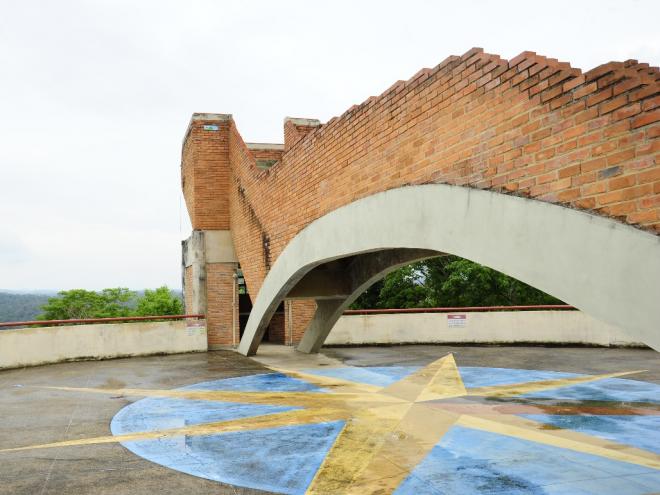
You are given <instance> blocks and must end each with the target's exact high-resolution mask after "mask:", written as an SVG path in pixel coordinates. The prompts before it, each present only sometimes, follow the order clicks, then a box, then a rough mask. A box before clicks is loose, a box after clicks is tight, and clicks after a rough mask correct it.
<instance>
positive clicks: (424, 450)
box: [0, 354, 660, 494]
mask: <svg viewBox="0 0 660 495" xmlns="http://www.w3.org/2000/svg"><path fill="white" fill-rule="evenodd" d="M275 371H279V372H281V373H284V374H286V375H288V376H290V377H293V378H298V379H302V380H305V381H307V382H309V383H312V384H314V385H317V386H319V387H321V388H322V389H324V391H318V392H241V391H217V390H213V391H207V390H143V389H112V390H111V389H97V388H66V387H52V388H54V389H57V390H64V391H75V392H90V393H102V394H112V395H130V396H141V397H170V398H178V399H190V400H203V401H218V402H234V403H247V404H268V405H279V406H289V407H296V408H298V409H294V410H289V411H285V412H280V413H271V414H264V415H261V416H253V417H249V418H240V419H233V420H228V421H218V422H213V423H205V424H199V425H191V426H185V427H181V428H172V429H166V430H159V431H149V432H141V433H131V434H126V435H117V436H112V435H109V436H103V437H96V438H87V439H80V440H69V441H63V442H55V443H49V444H43V445H32V446H27V447H18V448H13V449H5V450H0V452H10V451H18V450H27V449H43V448H53V447H69V446H77V445H92V444H102V443H115V442H128V441H137V440H148V439H158V438H164V437H174V436H180V435H186V436H199V435H216V434H219V433H225V432H234V431H249V430H257V429H265V428H276V427H282V426H292V425H302V424H310V423H322V422H327V421H336V420H343V421H344V422H345V424H344V427H343V429H342V430H341V432H340V433H339V435H338V436H337V438H336V440H335V442H334V444H333V445H332V447H331V449H330V451H329V452H328V454H327V456H326V457H325V459H324V461H323V463H322V464H321V466H320V468H319V469H318V471H317V472H316V475H315V476H314V479H313V480H312V482H311V483H310V485H309V487H308V488H307V493H309V494H330V493H356V494H357V493H360V494H362V493H376V492H377V493H383V494H385V493H392V492H393V491H394V490H395V489H396V488H397V487H398V486H399V484H400V483H401V482H402V481H403V480H404V479H405V478H406V477H407V476H408V475H409V474H410V472H411V471H412V470H413V469H414V468H415V467H416V466H417V465H418V464H419V463H420V462H421V461H422V460H423V459H424V457H426V456H427V455H428V453H429V452H430V451H431V449H432V448H433V447H434V446H435V445H437V444H438V442H439V441H440V440H441V439H442V437H443V436H444V435H445V433H446V432H447V431H448V430H449V429H450V428H451V427H452V426H463V427H467V428H472V429H477V430H483V431H488V432H493V433H498V434H500V435H506V436H511V437H516V438H522V439H525V440H529V441H532V442H536V443H539V444H544V445H550V446H553V447H560V448H564V449H568V450H573V451H576V452H582V453H586V454H592V455H596V456H600V457H604V458H607V459H612V460H616V461H621V462H628V463H633V464H637V465H640V466H645V467H649V468H653V469H660V456H658V455H657V454H655V453H653V452H649V451H645V450H642V449H638V448H634V447H630V446H627V445H622V444H617V443H614V442H611V441H609V440H603V439H600V438H596V437H592V436H589V435H585V434H581V433H577V432H574V431H571V430H563V429H559V428H549V427H548V426H547V425H542V424H540V423H537V422H535V421H532V420H528V419H524V418H522V417H519V416H517V414H530V413H534V412H541V413H553V412H554V413H559V414H580V413H581V412H582V413H584V412H585V411H586V412H589V413H595V414H654V415H655V414H658V411H657V408H655V409H654V408H653V406H651V407H646V406H644V407H640V406H636V407H631V406H626V407H622V406H602V405H594V406H591V407H589V406H585V405H584V404H580V405H578V406H572V405H571V404H568V405H560V406H556V405H540V406H539V405H529V404H511V403H510V399H511V398H515V397H516V396H520V395H522V394H527V393H531V392H538V391H543V390H547V389H553V388H558V387H566V386H570V385H576V384H581V383H588V382H594V381H597V380H602V379H605V378H614V377H619V376H624V375H629V374H633V373H639V371H629V372H621V373H610V374H604V375H596V376H579V377H572V378H563V379H555V380H543V381H536V382H527V383H518V384H508V385H496V386H491V387H480V388H472V389H466V388H465V386H464V384H463V380H462V378H461V375H460V372H459V370H458V367H457V366H456V362H455V360H454V357H453V355H451V354H449V355H447V356H445V357H443V358H441V359H438V360H437V361H434V362H432V363H431V364H429V365H427V366H425V367H424V368H422V369H420V370H418V371H417V372H415V373H412V374H411V375H408V376H406V377H405V378H403V379H401V380H399V381H397V382H394V383H393V384H391V385H389V386H387V387H378V386H374V385H369V384H364V383H357V382H352V381H348V380H343V379H340V378H329V377H324V376H318V375H314V374H310V373H305V372H301V371H291V370H282V369H275Z"/></svg>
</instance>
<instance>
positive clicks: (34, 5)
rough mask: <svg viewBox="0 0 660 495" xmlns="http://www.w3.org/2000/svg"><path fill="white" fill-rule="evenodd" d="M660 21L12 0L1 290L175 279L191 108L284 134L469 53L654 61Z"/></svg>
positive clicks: (254, 136)
mask: <svg viewBox="0 0 660 495" xmlns="http://www.w3.org/2000/svg"><path fill="white" fill-rule="evenodd" d="M658 14H660V4H659V3H658V2H655V1H633V2H614V1H590V2H568V1H558V2H553V3H552V4H547V3H530V2H518V1H510V2H485V1H473V2H460V3H447V2H431V1H422V0H409V1H407V2H404V3H401V2H396V1H392V0H388V1H368V2H366V1H365V2H354V1H352V2H350V1H348V0H338V1H334V2H325V3H318V2H317V3H313V2H303V1H288V2H267V1H263V2H254V1H253V2H248V1H242V2H217V1H212V0H196V1H190V2H182V1H162V0H160V1H155V0H144V1H140V2H135V1H132V0H131V1H128V0H121V1H120V0H96V1H94V0H88V1H85V0H78V1H74V0H69V1H65V0H62V1H59V2H49V1H46V0H42V1H36V0H25V1H21V2H4V3H3V4H2V6H0V67H2V79H0V181H1V182H0V184H1V185H2V189H1V190H0V218H2V224H1V229H2V233H3V242H4V244H3V246H4V247H3V248H2V249H1V250H0V286H4V287H8V288H56V289H59V288H72V287H89V288H100V287H106V286H116V285H123V286H130V287H133V288H141V287H148V286H156V285H160V284H162V283H167V284H169V285H170V286H173V287H177V286H179V284H180V275H179V269H180V267H179V240H180V238H181V237H185V236H186V235H187V233H188V229H189V225H188V222H187V219H183V220H181V219H180V215H179V211H180V194H179V153H180V149H179V147H180V144H181V139H182V136H183V132H184V130H185V128H186V125H187V122H188V119H189V117H190V114H191V113H192V112H195V111H208V112H223V113H232V114H234V117H235V119H236V121H237V123H238V125H239V129H240V131H241V132H242V133H243V135H244V136H245V138H246V140H250V141H270V142H278V141H281V140H282V129H281V127H282V120H283V118H284V117H285V116H287V115H291V116H300V117H312V118H319V119H321V120H327V119H329V118H331V117H332V116H334V115H339V114H341V113H342V112H343V111H344V110H345V109H347V108H348V107H350V106H351V105H352V104H354V103H360V102H361V101H363V100H364V99H366V98H367V97H368V96H370V95H372V94H379V93H381V92H382V91H383V90H384V89H385V88H387V87H388V86H390V85H391V84H392V83H393V82H394V81H396V80H397V79H406V78H408V77H410V76H411V75H412V74H414V73H415V72H417V70H419V69H420V68H421V67H424V66H426V67H431V66H433V65H435V64H437V63H438V62H440V61H441V60H443V59H444V58H446V57H447V56H448V55H451V54H461V53H463V52H465V51H467V50H468V49H469V48H470V47H472V46H482V47H483V48H484V49H485V50H486V51H488V52H491V53H498V54H501V55H502V56H504V57H507V58H511V57H513V56H515V55H517V54H518V53H519V52H521V51H524V50H533V51H537V52H539V53H541V54H544V55H548V56H551V57H555V58H559V59H560V60H565V61H570V62H571V63H572V64H573V66H574V67H580V68H583V69H590V68H592V67H594V66H597V65H599V64H601V63H604V62H607V61H609V60H612V59H618V60H623V59H627V58H638V59H640V60H643V61H647V62H650V63H652V64H653V65H658V63H659V62H660V32H659V31H658V29H657V25H656V24H657V19H658ZM183 215H184V216H186V213H185V208H184V209H183ZM180 224H181V225H182V227H180ZM8 236H9V237H8ZM7 246H9V247H7ZM28 256H29V258H28ZM21 259H22V260H23V261H24V262H20V263H19V262H18V261H17V260H21ZM26 260H29V263H28V262H26Z"/></svg>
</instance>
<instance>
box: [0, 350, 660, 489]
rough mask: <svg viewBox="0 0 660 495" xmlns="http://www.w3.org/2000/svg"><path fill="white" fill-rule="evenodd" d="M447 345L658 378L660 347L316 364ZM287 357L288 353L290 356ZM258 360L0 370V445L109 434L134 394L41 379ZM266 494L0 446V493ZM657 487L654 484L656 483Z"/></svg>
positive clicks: (242, 367)
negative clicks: (112, 393)
mask: <svg viewBox="0 0 660 495" xmlns="http://www.w3.org/2000/svg"><path fill="white" fill-rule="evenodd" d="M262 349H263V350H261V349H260V353H261V356H259V357H258V358H259V359H260V360H261V361H263V362H266V363H269V364H271V363H272V362H277V364H285V363H286V359H287V353H284V354H282V353H281V349H278V348H276V347H274V346H264V347H263V348H262ZM448 352H453V353H454V356H455V359H456V361H457V362H458V364H459V366H482V367H493V368H514V369H534V370H549V371H560V372H572V373H586V374H599V373H611V372H616V371H625V370H635V369H637V370H639V369H644V370H648V371H646V372H644V373H640V374H637V375H634V376H633V377H631V378H632V379H634V380H641V381H645V382H651V383H656V384H660V358H659V357H660V354H658V353H656V352H654V351H651V350H641V349H600V348H544V347H450V346H398V347H371V348H328V349H324V350H323V354H322V355H321V356H320V357H311V358H307V357H304V356H302V357H301V356H300V355H299V354H297V355H296V358H297V359H299V360H300V361H301V362H300V363H298V365H299V366H301V365H305V364H308V367H309V368H313V367H316V366H333V365H336V363H344V364H345V365H348V366H356V367H368V366H389V365H399V366H411V365H426V364H427V363H429V362H431V361H433V360H435V359H437V358H438V357H440V356H442V355H444V354H446V353H448ZM289 356H291V355H289ZM266 370H267V368H266V367H265V366H264V365H263V364H262V363H260V362H258V361H256V360H253V359H248V358H245V357H243V356H240V355H238V354H236V353H234V352H230V351H216V352H209V353H199V354H187V355H174V356H157V357H147V358H131V359H117V360H111V361H100V362H76V363H62V364H57V365H50V366H43V367H36V368H25V369H16V370H7V371H2V372H0V418H2V422H1V423H0V449H7V448H12V447H20V446H26V445H36V444H44V443H50V442H57V441H62V440H65V439H66V440H71V439H79V438H88V437H96V436H103V435H109V423H110V421H111V420H112V418H113V416H114V415H115V414H116V413H117V412H118V411H119V410H120V409H122V408H123V407H125V406H127V405H128V404H131V403H133V402H135V401H137V400H139V398H138V397H135V398H133V397H124V396H108V395H102V394H98V395H97V394H84V393H63V392H62V391H57V390H49V389H45V388H42V387H53V386H63V387H86V388H96V387H98V388H143V389H162V390H170V389H174V388H178V387H182V386H186V385H192V384H196V383H199V382H204V381H211V380H218V379H222V378H230V377H239V376H246V375H253V374H257V373H263V372H264V371H266ZM155 490H157V491H158V492H159V494H162V495H166V494H181V493H195V494H225V493H227V494H251V493H268V492H263V491H258V490H252V489H245V488H240V487H234V486H231V485H224V484H221V483H219V482H216V481H208V480H205V479H202V478H198V477H193V476H190V475H187V474H182V473H180V472H178V471H174V470H171V469H168V468H165V467H162V466H160V465H157V464H154V463H152V462H149V461H147V460H145V459H143V458H141V457H138V456H136V455H134V454H133V453H132V452H130V451H129V450H127V449H126V448H124V447H123V446H122V445H120V444H116V443H111V444H104V445H88V446H77V447H62V448H53V449H45V450H27V451H20V452H3V453H0V493H2V494H5V493H6V494H14V495H23V494H25V495H28V494H29V495H32V494H38V495H45V494H62V493H80V494H86V493H94V494H113V495H118V494H128V493H130V494H149V495H152V494H153V492H154V491H155ZM657 491H660V487H658V490H657Z"/></svg>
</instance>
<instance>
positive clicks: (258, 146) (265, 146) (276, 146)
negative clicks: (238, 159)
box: [245, 143, 284, 151]
mask: <svg viewBox="0 0 660 495" xmlns="http://www.w3.org/2000/svg"><path fill="white" fill-rule="evenodd" d="M245 146H247V149H249V150H277V151H284V145H283V144H280V143H245Z"/></svg>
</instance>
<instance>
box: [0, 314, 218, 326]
mask: <svg viewBox="0 0 660 495" xmlns="http://www.w3.org/2000/svg"><path fill="white" fill-rule="evenodd" d="M205 317H206V315H201V314H195V315H161V316H124V317H116V318H82V319H77V320H36V321H5V322H0V328H1V327H23V326H31V325H41V326H51V325H67V324H74V323H113V322H114V323H117V322H120V321H122V322H131V321H145V320H150V321H154V320H156V321H159V320H183V319H187V318H196V319H204V318H205Z"/></svg>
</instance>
